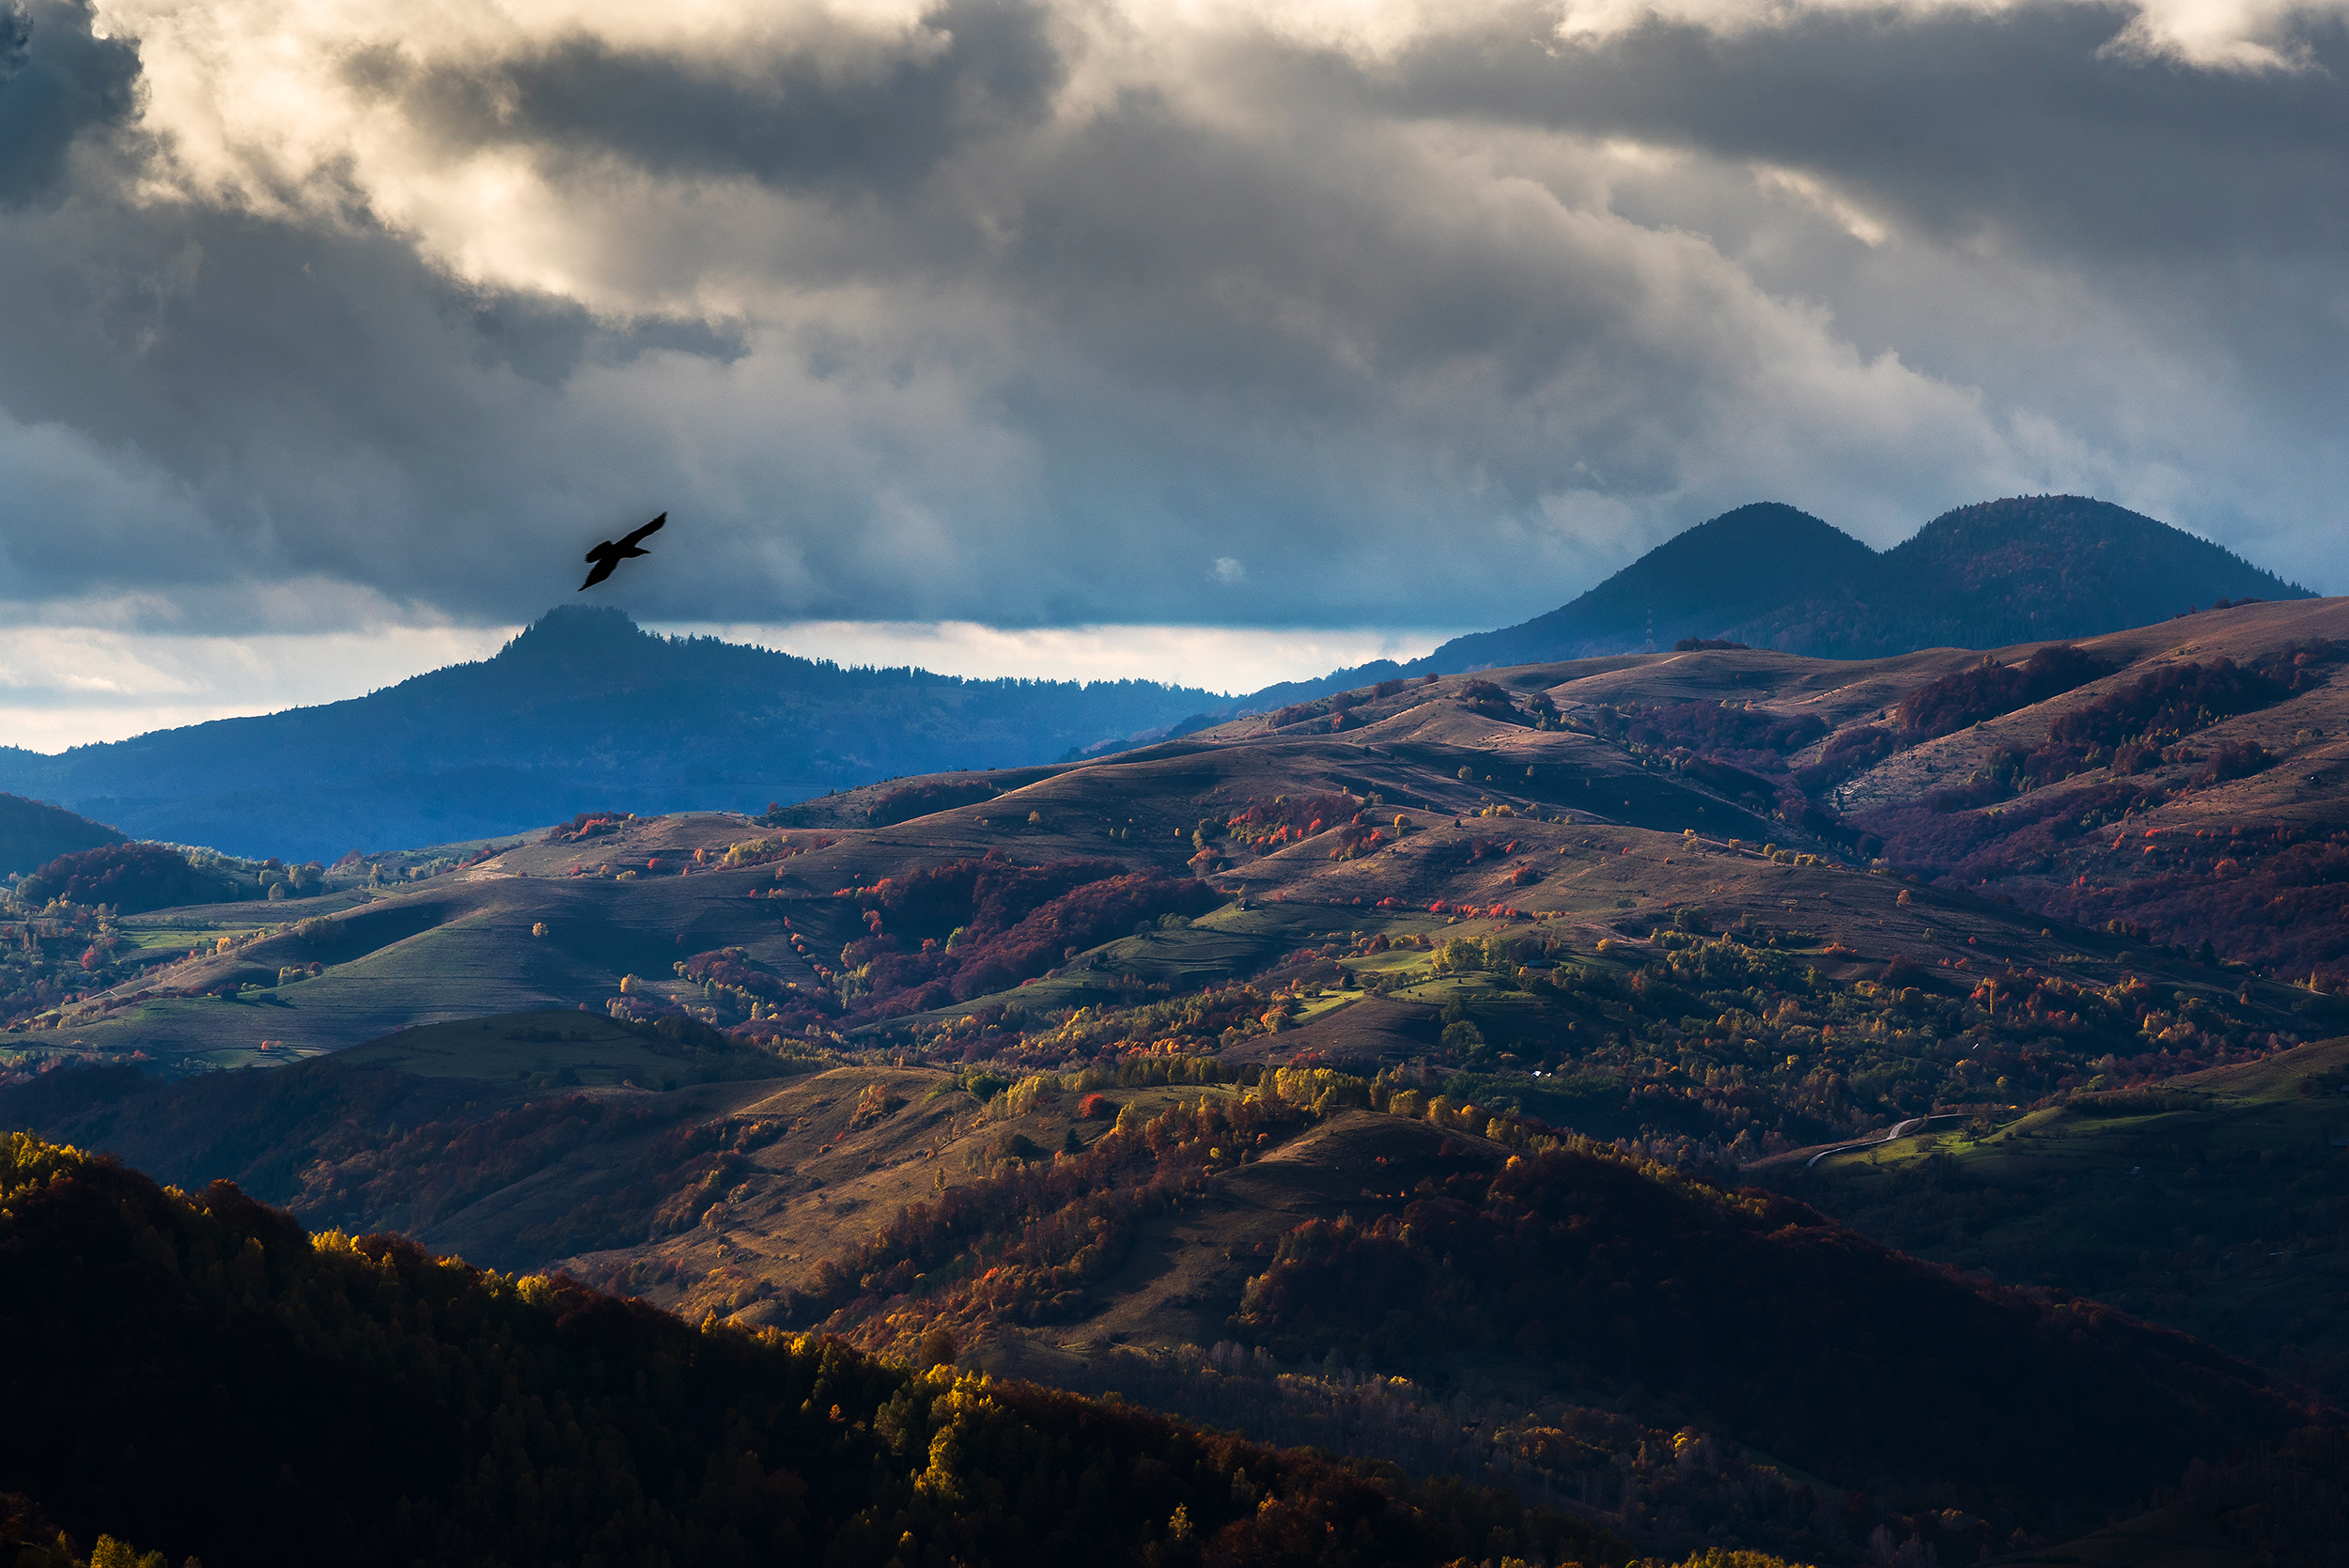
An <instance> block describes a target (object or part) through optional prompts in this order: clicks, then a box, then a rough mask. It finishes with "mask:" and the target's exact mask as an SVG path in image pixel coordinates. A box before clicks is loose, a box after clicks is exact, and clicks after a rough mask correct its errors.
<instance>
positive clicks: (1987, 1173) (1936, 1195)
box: [1767, 1040, 2349, 1399]
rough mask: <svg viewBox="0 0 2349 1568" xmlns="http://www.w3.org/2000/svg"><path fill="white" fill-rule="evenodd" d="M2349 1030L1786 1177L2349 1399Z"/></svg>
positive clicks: (1828, 1198)
mask: <svg viewBox="0 0 2349 1568" xmlns="http://www.w3.org/2000/svg"><path fill="white" fill-rule="evenodd" d="M2344 1086H2349V1040H2332V1041H2326V1042H2321V1043H2318V1044H2314V1045H2309V1046H2303V1047H2301V1048H2299V1049H2297V1050H2292V1051H2287V1052H2284V1053H2283V1054H2281V1055H2279V1056H2274V1057H2270V1058H2268V1059H2267V1060H2265V1061H2263V1062H2259V1063H2249V1064H2247V1065H2242V1066H2235V1067H2226V1068H2219V1069H2216V1070H2213V1071H2209V1072H2203V1073H2198V1074H2191V1075H2187V1076H2185V1077H2181V1078H2174V1079H2162V1080H2159V1081H2157V1082H2155V1083H2151V1084H2147V1085H2143V1086H2140V1087H2137V1088H2132V1089H2126V1090H2109V1091H2105V1092H2102V1093H2082V1094H2076V1095H2073V1096H2071V1097H2069V1098H2067V1099H2063V1100H2060V1101H2057V1102H2055V1103H2052V1104H2049V1105H2047V1106H2046V1107H2044V1108H2042V1109H2040V1110H2035V1111H2031V1112H2030V1113H2029V1114H2023V1113H2021V1112H2019V1111H2018V1112H2016V1113H2015V1115H2013V1116H2011V1117H2001V1118H2000V1119H1999V1123H1998V1125H1996V1126H1992V1125H1989V1124H1986V1123H1985V1124H1984V1125H1982V1126H1976V1127H1974V1128H1972V1129H1971V1130H1970V1131H1969V1130H1968V1129H1967V1128H1965V1127H1962V1126H1958V1125H1957V1124H1956V1123H1954V1122H1952V1123H1949V1124H1944V1125H1943V1126H1941V1127H1939V1128H1937V1129H1932V1130H1930V1131H1928V1132H1926V1134H1925V1135H1924V1136H1921V1137H1916V1138H1908V1139H1903V1140H1901V1141H1899V1142H1898V1143H1895V1144H1891V1145H1888V1146H1886V1147H1884V1148H1882V1149H1880V1150H1875V1151H1871V1152H1868V1153H1865V1154H1850V1155H1841V1156H1835V1157H1829V1158H1828V1159H1824V1160H1822V1161H1820V1162H1819V1163H1818V1164H1817V1165H1815V1166H1812V1167H1811V1168H1809V1169H1807V1170H1806V1169H1804V1168H1803V1167H1802V1166H1801V1165H1800V1164H1799V1162H1790V1163H1788V1164H1786V1165H1784V1166H1782V1167H1780V1168H1777V1169H1773V1170H1772V1171H1770V1172H1768V1174H1767V1179H1768V1180H1769V1181H1770V1182H1771V1184H1772V1185H1773V1186H1776V1187H1779V1188H1782V1189H1784V1190H1786V1191H1789V1192H1792V1193H1794V1194H1796V1195H1797V1196H1799V1197H1801V1198H1803V1199H1805V1200H1806V1201H1808V1202H1810V1203H1815V1204H1816V1205H1818V1206H1819V1207H1821V1208H1823V1209H1826V1210H1827V1211H1828V1212H1829V1213H1832V1214H1835V1215H1837V1216H1838V1217H1839V1218H1841V1219H1843V1220H1845V1221H1846V1222H1847V1223H1849V1224H1852V1225H1854V1226H1856V1227H1858V1228H1859V1229H1861V1230H1863V1231H1866V1232H1867V1233H1868V1234H1871V1235H1873V1236H1875V1237H1876V1238H1877V1239H1878V1240H1880V1241H1883V1242H1885V1243H1886V1244H1887V1245H1889V1246H1894V1247H1900V1248H1904V1249H1906V1250H1909V1251H1912V1252H1915V1253H1917V1254H1919V1255H1921V1256H1923V1257H1927V1258H1931V1259H1933V1260H1935V1261H1937V1262H1941V1263H1948V1264H1951V1265H1955V1266H1957V1267H1961V1268H1965V1269H1968V1270H1969V1271H1986V1272H1988V1273H1990V1274H1992V1275H1994V1276H1995V1277H1996V1278H1998V1279H1999V1280H2001V1281H2006V1282H2009V1283H2012V1284H2018V1285H2049V1286H2056V1287H2060V1288H2061V1289H2064V1290H2070V1291H2077V1292H2080V1293H2082V1294H2085V1295H2091V1296H2096V1297H2098V1298H2099V1299H2102V1300H2106V1301H2110V1302H2113V1303H2115V1304H2116V1305H2118V1306H2121V1307H2123V1308H2124V1309H2126V1310H2127V1311H2129V1312H2136V1313H2138V1314H2139V1315H2141V1316H2144V1317H2147V1318H2151V1319H2154V1320H2155V1321H2157V1322H2161V1323H2166V1324H2168V1325H2170V1326H2171V1327H2177V1328H2184V1329H2189V1330H2191V1331H2193V1332H2196V1333H2199V1334H2201V1335H2202V1336H2203V1337H2205V1338H2208V1339H2211V1340H2213V1341H2215V1342H2216V1343H2218V1344H2220V1345H2222V1346H2224V1347H2225V1348H2227V1349H2228V1350H2230V1351H2232V1352H2233V1353H2235V1354H2237V1355H2241V1356H2247V1357H2249V1358H2252V1359H2254V1360H2256V1361H2259V1362H2260V1363H2262V1364H2263V1365H2267V1366H2273V1367H2278V1368H2279V1369H2281V1370H2282V1371H2283V1372H2284V1373H2285V1374H2287V1375H2289V1376H2292V1377H2294V1378H2295V1379H2298V1380H2301V1381H2303V1382H2306V1383H2307V1384H2309V1385H2310V1386H2312V1387H2315V1388H2319V1389H2323V1390H2324V1391H2325V1392H2326V1394H2327V1395H2328V1396H2329V1397H2332V1398H2336V1399H2339V1398H2341V1397H2344V1396H2349V1325H2343V1324H2342V1323H2341V1318H2340V1314H2339V1313H2338V1312H2336V1311H2335V1310H2334V1309H2335V1308H2336V1306H2337V1305H2338V1303H2339V1299H2340V1291H2339V1289H2338V1288H2337V1281H2338V1280H2339V1273H2338V1272H2337V1271H2338V1270H2339V1269H2340V1268H2341V1266H2342V1265H2343V1264H2344V1262H2349V1160H2344V1159H2343V1157H2342V1154H2341V1150H2340V1149H2339V1148H2338V1147H2335V1146H2334V1144H2335V1142H2336V1141H2337V1140H2339V1139H2341V1137H2343V1136H2344V1134H2349V1099H2344V1097H2343V1096H2342V1094H2341V1090H2342V1089H2343V1087H2344Z"/></svg>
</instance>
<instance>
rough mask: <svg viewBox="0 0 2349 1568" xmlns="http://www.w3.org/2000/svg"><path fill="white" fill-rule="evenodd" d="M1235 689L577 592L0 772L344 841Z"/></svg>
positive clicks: (342, 846)
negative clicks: (941, 652) (894, 666)
mask: <svg viewBox="0 0 2349 1568" xmlns="http://www.w3.org/2000/svg"><path fill="white" fill-rule="evenodd" d="M1221 700H1222V699H1220V698H1217V697H1215V696H1214V694H1213V693H1210V692H1206V691H1191V690H1186V689H1182V688H1176V687H1166V686H1159V685H1155V684H1152V683H1149V682H1142V681H1117V682H1096V683H1094V684H1091V685H1081V684H1079V683H1075V682H1064V683H1055V682H1045V681H1019V680H994V681H981V680H963V679H959V678H957V677H953V676H947V675H931V674H929V673H928V672H926V671H921V670H911V669H900V670H872V669H843V668H841V667H839V666H837V665H832V664H828V663H820V662H816V661H812V660H804V659H798V658H794V657H792V656H790V655H788V654H781V653H773V652H770V651H768V650H765V649H761V648H754V647H745V646H741V645H739V644H728V643H722V642H719V641H717V640H716V639H712V638H694V639H673V638H664V637H658V636H654V635H651V634H649V633H646V632H644V631H642V630H640V629H637V627H636V626H635V625H634V624H633V623H632V622H630V620H629V618H628V617H627V615H626V614H624V613H621V612H619V611H617V610H610V609H582V608H569V607H567V608H564V609H560V610H556V611H552V612H551V613H548V614H547V615H546V617H545V618H543V619H542V620H540V621H539V622H538V623H537V625H536V626H533V627H532V628H530V629H528V630H526V631H524V632H523V633H522V634H521V636H519V637H517V638H515V639H514V641H513V642H512V643H510V644H507V645H506V648H505V649H504V650H503V651H501V652H500V653H499V654H498V655H497V657H495V658H494V659H490V660H483V661H481V662H478V663H473V664H459V665H453V666H450V667H449V668H446V669H442V670H435V671H433V672H431V673H430V674H428V675H418V676H416V677H415V678H414V679H412V680H407V681H403V682H401V683H400V684H399V685H397V686H395V687H391V688H388V689H386V690H384V691H376V692H372V693H370V694H369V695H367V696H365V697H359V698H353V699H351V700H350V701H348V702H340V703H332V704H327V705H324V706H318V707H306V708H295V709H291V710H289V711H288V712H284V713H275V714H270V715H267V716H265V717H261V718H252V719H227V720H221V721H218V722H212V723H208V724H197V725H193V726H190V727H187V728H184V729H176V730H161V731H157V732H155V733H154V734H151V735H145V736H140V737H136V738H134V739H131V740H125V741H119V742H116V743H113V744H108V745H98V746H82V747H76V748H74V749H73V750H71V751H69V752H66V753H62V754H61V755H58V756H55V757H46V756H41V755H39V754H38V753H28V752H22V751H8V752H0V785H9V786H13V787H15V788H17V789H19V790H24V791H30V792H34V793H38V794H39V795H41V796H44V797H46V798H49V799H52V800H63V801H67V802H69V803H70V804H72V805H74V806H76V807H77V808H78V809H82V810H86V811H89V812H93V813H96V814H98V815H102V816H104V817H106V818H107V819H108V820H111V821H116V822H119V823H121V824H122V825H123V826H124V828H125V829H126V830H127V831H130V832H132V833H134V834H137V835H139V836H142V837H148V838H160V839H167V840H172V841H176V842H179V843H190V844H209V845H212V846H217V847H219V848H223V849H227V850H231V851H248V850H249V851H251V852H254V853H258V854H280V855H303V856H322V857H325V858H328V859H332V858H334V856H337V855H339V854H341V853H342V852H343V851H345V850H347V849H351V848H365V849H373V848H386V847H390V846H397V845H409V844H444V843H450V842H454V841H458V840H463V839H472V838H479V837H483V836H487V835H490V834H495V833H507V832H514V831H520V830H522V829H526V828H530V827H533V826H537V825H542V824H544V823H547V822H549V821H553V820H557V819H560V818H563V817H568V816H569V815H573V814H574V813H576V812H579V811H582V810H588V809H599V808H607V807H608V808H615V809H619V810H626V811H637V812H658V811H675V810H680V809H687V808H691V807H706V808H734V809H740V810H748V811H753V812H755V811H759V810H761V809H763V808H764V807H765V806H766V804H767V803H768V802H769V801H770V800H801V799H802V798H804V797H807V796H810V795H821V794H822V793H823V792H824V791H825V790H826V789H829V788H835V787H842V786H846V785H850V784H864V783H868V782H870V781H872V780H874V779H878V778H882V777H885V776H888V775H891V774H898V773H918V772H932V771H937V770H940V769H943V768H957V767H981V768H986V767H997V766H1003V765H1008V764H1013V763H1024V762H1034V761H1039V760H1046V759H1049V758H1050V757H1052V756H1056V755H1058V754H1060V753H1063V752H1065V751H1066V750H1068V749H1069V748H1070V747H1071V746H1086V745H1091V744H1093V743H1094V742H1096V741H1097V740H1100V739H1103V738H1105V737H1128V736H1131V735H1134V734H1136V733H1138V732H1143V731H1148V730H1152V729H1157V728H1163V727H1164V726H1166V725H1168V724H1171V723H1173V722H1175V721H1177V720H1179V719H1181V718H1183V717H1184V716H1185V715H1186V714H1190V713H1193V712H1196V711H1198V710H1199V709H1200V708H1201V707H1203V706H1207V705H1209V704H1212V703H1217V702H1221Z"/></svg>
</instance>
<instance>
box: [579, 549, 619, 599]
mask: <svg viewBox="0 0 2349 1568" xmlns="http://www.w3.org/2000/svg"><path fill="white" fill-rule="evenodd" d="M597 548H598V549H599V551H601V550H610V549H611V548H612V547H611V546H610V545H608V544H607V545H600V546H598V547H597ZM587 559H589V560H590V561H593V562H594V563H595V564H596V569H595V570H594V571H591V572H589V573H588V574H587V581H586V582H583V583H581V584H580V585H579V591H580V592H581V593H585V592H586V591H587V590H588V589H590V588H592V587H594V586H595V585H596V584H597V583H599V582H602V581H603V580H604V579H605V578H607V577H610V576H611V575H612V568H613V567H615V566H618V565H619V557H617V556H616V555H603V554H590V555H589V556H588V557H587Z"/></svg>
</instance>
